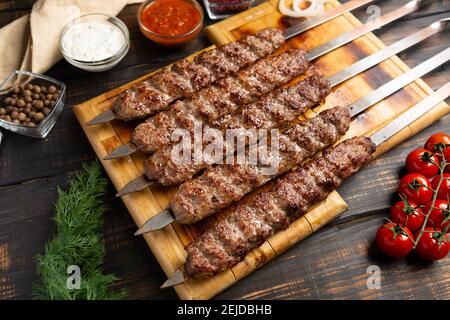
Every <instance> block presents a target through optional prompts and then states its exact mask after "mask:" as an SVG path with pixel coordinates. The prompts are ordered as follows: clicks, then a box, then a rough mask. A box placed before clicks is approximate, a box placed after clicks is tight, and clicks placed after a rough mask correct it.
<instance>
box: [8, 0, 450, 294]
mask: <svg viewBox="0 0 450 320" xmlns="http://www.w3.org/2000/svg"><path fill="white" fill-rule="evenodd" d="M405 2H406V1H403V0H402V1H393V0H385V1H377V4H380V5H381V7H382V11H383V12H387V11H388V10H390V9H392V8H394V7H397V6H399V5H400V4H401V3H405ZM429 2H430V3H429V4H428V5H427V6H426V7H425V8H424V9H423V10H421V11H420V12H417V13H415V14H412V15H410V16H408V17H406V18H404V19H401V20H400V21H398V22H395V23H393V24H391V25H389V26H388V27H386V28H383V29H382V30H378V31H377V32H376V34H377V35H378V36H379V37H380V38H381V39H382V40H383V41H384V42H385V43H387V44H390V43H393V42H394V41H397V40H399V39H401V38H403V37H405V36H406V35H408V34H410V33H412V32H414V31H417V30H418V29H419V28H421V27H424V26H426V25H428V24H430V23H431V22H433V21H436V20H438V19H441V18H445V17H449V16H450V1H448V0H443V1H442V0H431V1H429ZM33 3H34V1H33V0H17V1H14V0H6V1H1V2H0V27H1V26H4V25H6V24H7V23H9V22H11V21H13V20H14V19H17V18H19V17H21V16H22V15H24V14H26V13H28V12H29V11H30V8H31V5H32V4H33ZM136 10H137V6H136V5H132V6H128V7H127V8H125V9H124V10H123V11H122V12H121V13H120V15H119V18H120V19H122V20H123V21H125V23H126V24H127V26H128V27H129V29H130V33H131V50H130V52H129V53H128V55H127V57H126V58H125V59H124V60H123V61H122V62H121V63H120V64H119V65H118V66H116V67H115V68H114V69H113V70H110V71H108V72H104V73H98V74H96V73H88V72H84V71H82V70H79V69H76V68H74V67H72V66H70V65H69V64H68V63H67V62H65V61H61V62H59V63H58V64H56V65H55V66H54V67H53V68H52V69H51V70H50V71H49V72H48V75H49V76H51V77H55V78H56V79H59V80H61V81H63V82H65V83H66V84H67V87H68V93H67V106H68V107H67V108H66V109H65V110H64V112H63V114H62V116H61V118H60V120H59V122H58V123H57V125H56V127H55V128H54V129H53V131H52V132H51V134H50V135H49V136H48V138H47V139H45V140H34V139H31V138H27V137H23V136H20V135H16V134H11V133H6V134H5V139H4V142H3V144H2V145H1V147H0V299H29V298H31V297H32V296H31V288H32V283H33V282H34V281H36V280H37V279H38V278H37V274H36V271H35V270H36V263H35V256H36V255H37V254H40V253H42V252H43V250H44V245H45V243H46V241H48V240H49V239H50V238H51V237H52V234H53V232H54V226H53V222H52V220H51V217H52V215H53V213H52V209H53V203H54V202H55V200H56V198H57V192H56V188H57V187H58V186H60V187H63V188H64V187H65V186H66V184H67V181H68V180H69V179H70V177H71V176H72V175H73V172H75V171H76V170H78V169H80V168H81V165H82V163H83V162H86V161H91V160H94V159H95V154H94V151H93V150H92V148H91V146H90V145H89V143H88V140H87V139H86V137H85V136H84V134H83V132H82V130H81V128H80V126H79V125H78V122H77V120H76V118H75V116H74V114H73V112H72V110H71V106H73V105H75V104H77V103H80V102H82V101H85V100H87V99H89V98H92V97H94V96H96V95H99V94H101V93H103V92H105V91H108V90H110V89H113V88H115V87H117V86H119V85H121V84H124V83H126V82H129V81H131V80H133V79H135V78H137V77H139V76H142V75H144V74H146V73H148V72H149V71H151V70H154V69H158V68H160V67H161V66H164V65H166V64H168V63H170V62H173V61H176V60H178V59H180V58H181V57H184V56H187V55H189V54H191V53H193V52H195V51H198V50H199V49H202V48H204V47H206V46H208V45H210V42H209V41H208V39H207V38H206V36H205V35H204V34H201V35H200V36H199V37H198V38H197V39H195V40H194V41H192V42H191V43H189V44H188V45H186V46H184V47H182V48H178V49H164V48H160V47H158V46H156V45H154V44H153V43H151V42H150V41H148V40H147V39H146V38H145V37H144V36H143V35H142V34H141V33H140V32H139V29H138V27H137V25H136V18H135V14H136ZM355 14H356V15H357V16H358V17H359V18H360V19H361V20H365V19H366V18H367V14H366V12H365V10H363V9H361V10H357V11H356V12H355ZM210 23H212V21H210V20H206V24H210ZM449 44H450V39H449V36H448V33H441V34H439V35H436V36H434V37H433V38H430V39H428V40H427V41H426V42H424V43H422V44H421V45H419V46H416V47H414V48H413V49H411V50H408V51H407V52H406V53H402V54H401V55H400V56H401V58H402V59H403V60H404V61H405V62H406V63H407V64H408V65H409V66H414V65H416V64H418V63H419V62H421V61H423V60H425V59H426V58H427V57H430V56H431V55H433V54H436V53H438V52H439V51H441V50H443V49H445V48H447V47H448V46H449ZM425 80H426V82H427V83H428V84H429V85H430V86H431V87H433V88H434V89H437V88H439V87H440V86H442V85H443V84H445V83H446V82H448V81H449V80H450V74H449V66H448V64H447V65H446V66H444V67H442V68H440V69H438V70H436V71H435V72H433V73H431V74H429V75H427V77H425ZM438 131H447V132H450V116H449V115H447V116H446V117H444V118H443V119H441V120H440V121H438V122H437V123H435V124H433V125H432V126H431V127H430V128H428V129H426V130H425V131H423V132H422V133H420V134H418V135H416V136H415V137H413V138H412V139H410V140H408V141H406V142H405V143H403V144H402V145H401V146H399V147H397V148H395V149H394V150H391V151H390V152H389V153H387V154H385V155H384V156H382V157H380V158H379V159H377V160H375V161H373V162H372V163H371V164H369V165H368V166H367V167H366V168H365V169H363V170H362V171H361V172H359V173H358V174H357V175H356V176H354V177H353V178H351V179H349V180H348V181H347V182H346V183H345V184H344V185H343V186H342V188H340V190H339V192H340V194H341V195H343V197H344V198H345V200H346V201H347V203H348V204H349V206H350V209H349V211H347V212H346V213H344V214H343V215H342V216H341V217H340V218H338V219H337V220H335V221H333V222H332V223H331V224H330V225H328V226H326V227H324V228H323V229H322V230H320V231H319V232H317V233H315V234H314V235H312V236H311V237H309V238H308V239H306V240H304V241H303V242H301V243H300V244H298V245H296V246H295V247H294V248H292V249H290V250H289V251H288V252H286V253H284V254H283V255H282V256H280V257H278V258H277V259H276V260H274V261H272V262H270V263H269V264H267V265H266V266H264V267H262V268H261V269H260V270H258V271H256V272H254V273H253V274H252V275H250V276H249V277H247V278H246V279H244V280H242V281H240V282H239V283H238V284H236V285H235V286H233V287H232V288H230V289H228V290H226V291H225V292H223V293H222V294H220V295H218V296H217V298H222V299H258V298H262V299H329V298H331V299H334V298H336V299H371V298H375V299H401V298H406V299H413V298H421V299H443V298H447V299H448V298H450V258H447V259H445V260H443V261H440V262H437V263H426V262H423V261H422V260H420V259H419V258H417V257H416V256H415V255H411V256H410V257H408V258H406V259H403V260H400V261H393V260H391V259H388V258H386V257H385V256H384V255H382V254H381V253H380V252H379V251H378V249H377V248H376V246H375V245H374V235H375V232H376V229H377V228H378V227H379V225H380V224H381V223H382V221H383V217H385V216H386V215H387V213H388V209H389V206H390V205H392V204H393V202H394V201H395V196H394V192H395V189H396V187H397V183H398V178H399V176H400V175H401V174H403V173H404V172H403V160H404V159H405V157H406V155H407V154H408V152H409V151H411V150H412V149H414V148H416V147H419V146H420V145H422V144H423V142H424V141H425V140H426V138H427V136H429V135H430V134H432V133H434V132H438ZM114 193H115V190H113V187H112V186H110V189H109V193H108V199H107V201H108V202H109V203H110V205H111V210H110V211H109V213H108V214H107V215H106V223H105V226H104V230H103V232H104V239H105V245H106V251H107V254H106V258H105V264H104V269H105V272H108V273H114V274H116V275H117V276H119V277H120V278H121V279H122V280H121V281H118V282H117V283H116V284H115V285H114V289H120V288H126V289H128V291H129V298H131V299H175V298H177V296H176V294H175V291H173V290H171V289H167V290H160V289H159V286H160V284H161V283H162V282H163V281H164V280H165V275H164V274H163V272H162V270H161V268H160V267H159V265H158V263H157V262H156V260H155V258H154V257H153V255H152V254H151V252H150V250H149V249H148V247H147V245H146V244H145V242H144V240H143V239H142V238H140V237H134V236H133V232H134V231H135V230H136V226H135V224H134V223H133V221H132V220H131V218H130V216H129V214H128V213H127V210H126V208H125V206H124V205H123V204H122V202H121V201H120V199H117V198H115V197H114ZM371 265H376V266H379V268H380V270H381V288H380V289H372V290H369V289H368V288H367V285H366V281H367V278H368V276H369V274H368V273H367V268H368V267H369V266H371Z"/></svg>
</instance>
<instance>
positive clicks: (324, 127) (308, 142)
mask: <svg viewBox="0 0 450 320" xmlns="http://www.w3.org/2000/svg"><path fill="white" fill-rule="evenodd" d="M350 120H351V118H350V113H349V110H348V108H347V107H334V108H332V109H328V110H325V111H322V112H321V113H320V114H318V115H317V116H316V117H314V118H312V119H310V120H305V121H301V122H300V123H298V124H296V125H295V126H293V127H292V128H291V129H289V130H288V131H286V132H285V133H283V134H280V135H279V151H278V155H277V158H278V161H279V163H278V165H277V167H276V170H274V172H273V173H272V172H271V173H270V174H269V173H267V172H265V171H264V170H263V168H265V167H267V166H265V165H263V164H250V163H249V162H248V161H247V159H246V162H245V163H244V164H236V163H235V164H232V165H230V164H223V165H218V166H215V167H211V168H209V169H207V170H206V171H205V172H204V173H203V174H202V175H200V176H199V177H197V178H194V179H192V180H188V181H186V182H184V183H183V184H182V185H181V186H180V187H179V189H178V191H177V192H176V193H175V195H174V196H173V198H172V199H171V200H170V203H169V206H170V209H171V211H172V212H173V214H174V216H175V218H176V221H177V222H179V223H194V222H197V221H200V220H202V219H204V218H206V217H208V216H210V215H212V214H214V213H215V212H217V211H220V210H221V209H223V208H225V207H228V206H229V205H231V204H232V203H233V202H235V201H239V200H240V199H241V198H242V197H243V196H244V195H246V194H247V193H249V192H251V191H252V190H254V189H256V188H258V187H260V186H262V185H264V184H265V183H267V182H268V181H270V180H272V179H274V178H275V177H277V176H279V175H280V174H283V173H284V172H286V171H289V170H290V169H292V168H293V167H294V166H295V165H297V164H299V163H301V162H302V161H303V160H305V159H306V158H308V157H310V156H313V155H314V154H316V153H317V152H319V151H321V150H322V149H324V148H325V147H327V146H330V145H332V144H334V143H336V142H337V141H338V139H339V137H341V136H342V135H343V134H344V133H345V132H346V131H347V130H348V128H349V127H350Z"/></svg>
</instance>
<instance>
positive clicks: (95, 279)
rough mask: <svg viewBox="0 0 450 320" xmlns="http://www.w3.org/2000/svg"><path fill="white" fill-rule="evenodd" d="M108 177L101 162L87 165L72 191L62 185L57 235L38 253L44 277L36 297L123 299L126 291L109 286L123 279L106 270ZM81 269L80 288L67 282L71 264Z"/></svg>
mask: <svg viewBox="0 0 450 320" xmlns="http://www.w3.org/2000/svg"><path fill="white" fill-rule="evenodd" d="M106 186H107V181H106V179H104V178H103V177H102V170H101V167H100V165H99V163H98V162H93V163H92V164H89V165H83V169H82V170H81V171H80V172H78V173H77V174H76V175H75V177H74V178H73V180H72V181H71V182H70V186H69V189H68V191H63V190H61V189H60V188H58V201H57V202H56V205H55V213H56V214H55V217H54V221H55V223H56V227H57V231H56V236H55V237H54V238H53V239H52V240H51V241H49V242H48V243H47V245H46V247H45V253H44V255H40V256H38V257H37V264H38V267H37V268H38V273H39V275H40V276H41V281H40V282H39V283H38V284H36V285H35V286H34V288H33V292H34V295H35V297H36V298H38V299H45V300H103V299H121V298H123V297H124V296H125V295H126V293H125V292H124V291H121V292H118V293H112V292H110V290H109V289H108V286H109V285H110V284H112V283H113V282H114V281H116V280H119V279H118V278H117V277H116V276H114V275H111V274H108V275H104V274H103V273H102V262H103V257H104V255H105V248H104V246H103V241H102V237H101V234H100V228H101V226H102V225H103V215H104V213H105V211H106V206H105V204H104V203H103V201H102V197H103V196H104V195H105V190H106ZM70 265H76V266H78V267H79V268H80V271H81V278H80V279H81V281H80V288H79V289H70V288H69V286H67V279H68V277H69V276H70V275H69V274H67V268H68V266H70Z"/></svg>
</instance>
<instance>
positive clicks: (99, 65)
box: [59, 13, 130, 72]
mask: <svg viewBox="0 0 450 320" xmlns="http://www.w3.org/2000/svg"><path fill="white" fill-rule="evenodd" d="M59 47H60V50H61V52H62V54H63V56H64V58H65V59H66V60H67V61H68V62H69V63H70V64H72V65H74V66H75V67H78V68H80V69H83V70H86V71H93V72H101V71H106V70H109V69H111V68H113V67H114V66H115V65H117V64H118V63H119V62H120V61H121V60H122V59H123V57H125V55H126V54H127V52H128V50H129V49H130V33H129V31H128V28H127V26H126V25H125V24H124V23H123V22H122V21H121V20H120V19H118V18H116V17H113V16H110V15H107V14H102V13H89V14H85V15H82V16H80V17H78V18H76V19H74V20H72V21H71V22H69V23H68V24H67V25H66V26H65V27H64V29H63V30H62V31H61V36H60V39H59Z"/></svg>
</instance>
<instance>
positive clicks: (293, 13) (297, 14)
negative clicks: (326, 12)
mask: <svg viewBox="0 0 450 320" xmlns="http://www.w3.org/2000/svg"><path fill="white" fill-rule="evenodd" d="M325 1H326V0H294V3H293V10H292V9H290V8H288V7H287V6H286V0H280V2H279V4H278V9H279V10H280V12H281V13H282V14H283V15H286V16H289V17H293V18H303V17H310V16H315V15H318V14H321V13H322V12H323V9H324V7H323V3H324V2H325ZM303 2H309V3H310V6H309V7H308V8H306V9H301V8H300V4H301V3H303Z"/></svg>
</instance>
